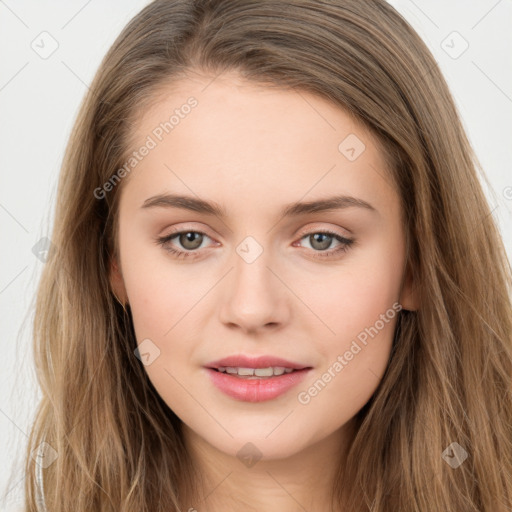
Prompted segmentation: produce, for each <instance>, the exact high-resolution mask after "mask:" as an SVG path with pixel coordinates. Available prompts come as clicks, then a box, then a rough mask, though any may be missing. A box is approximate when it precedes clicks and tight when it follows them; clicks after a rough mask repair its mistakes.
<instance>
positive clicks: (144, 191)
mask: <svg viewBox="0 0 512 512" xmlns="http://www.w3.org/2000/svg"><path fill="white" fill-rule="evenodd" d="M141 114H142V115H139V117H138V118H137V119H136V120H135V124H134V130H133V132H132V137H131V141H130V151H137V150H138V149H139V148H141V147H142V146H144V144H147V142H148V141H149V140H151V141H152V143H151V146H153V147H152V149H151V150H150V151H149V152H147V154H146V155H145V156H144V157H143V158H141V159H140V161H138V163H137V167H136V169H135V171H134V172H133V173H131V175H130V176H129V180H127V181H134V182H137V183H138V185H137V187H135V188H136V189H137V190H138V192H139V196H140V195H145V196H146V197H149V195H156V194H158V193H162V192H164V191H165V190H163V189H167V190H166V191H167V192H169V191H170V189H173V188H176V187H177V188H179V189H180V192H187V193H188V194H189V195H190V193H191V192H192V193H195V194H196V195H200V196H201V197H203V196H207V197H212V196H215V197H216V199H217V200H218V202H220V203H222V202H223V198H224V196H225V197H228V198H232V195H233V194H236V193H237V191H239V192H241V193H243V194H250V195H251V197H253V198H259V203H260V205H264V204H265V205H269V204H270V203H271V202H272V201H271V199H272V198H274V199H275V200H276V201H277V202H278V203H280V204H282V203H283V202H286V203H290V202H293V201H297V200H299V199H301V198H302V197H305V196H307V195H312V196H318V195H324V196H325V195H327V193H330V192H333V191H335V192H339V193H348V194H352V195H366V196H372V194H373V195H382V194H383V193H384V195H387V196H389V197H384V198H382V199H381V200H382V201H389V200H392V199H393V198H392V197H390V196H391V195H393V193H394V191H393V187H392V186H391V180H390V177H389V173H388V170H387V161H386V159H385V155H384V154H383V153H382V151H381V150H380V147H379V145H378V143H377V141H376V139H375V137H374V136H373V135H372V134H371V133H370V132H369V131H368V130H367V129H365V127H364V126H363V125H362V124H361V123H359V122H358V121H357V120H356V119H355V118H354V117H353V116H350V115H349V114H348V113H347V112H346V111H345V110H344V109H342V108H341V107H339V106H337V105H335V104H333V103H332V102H329V101H328V100H326V99H324V98H322V97H320V96H318V95H315V94H312V93H309V92H306V91H299V90H291V89H283V88H278V87H275V86H272V87H271V86H264V85H261V84H254V83H251V82H247V81H244V80H243V79H241V78H240V77H239V76H238V75H236V74H229V73H228V74H223V75H221V76H218V77H204V76H194V75H192V76H190V77H188V78H184V79H182V80H180V81H177V82H173V83H172V84H168V85H167V86H162V87H160V89H159V90H158V91H157V93H156V94H155V95H154V97H153V99H152V102H151V105H150V107H149V108H148V109H147V110H146V111H144V112H143V113H141ZM124 185H126V184H124ZM285 196H286V198H288V199H289V201H284V198H285ZM305 198H306V199H307V197H305ZM280 199H282V200H281V201H280ZM374 199H375V198H374ZM395 199H396V197H395ZM256 202H258V201H256ZM276 204H277V203H276Z"/></svg>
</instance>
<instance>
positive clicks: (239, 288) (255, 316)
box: [219, 251, 291, 333]
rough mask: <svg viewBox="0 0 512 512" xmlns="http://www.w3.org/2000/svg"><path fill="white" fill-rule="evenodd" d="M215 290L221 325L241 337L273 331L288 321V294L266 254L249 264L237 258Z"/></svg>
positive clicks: (236, 255)
mask: <svg viewBox="0 0 512 512" xmlns="http://www.w3.org/2000/svg"><path fill="white" fill-rule="evenodd" d="M232 261H233V265H234V268H233V269H232V270H231V272H230V273H229V275H228V276H226V279H225V280H224V281H225V282H224V285H223V287H222V290H219V296H220V297H221V299H220V300H221V305H220V309H219V315H220V320H221V322H222V323H223V324H224V325H226V326H228V327H229V328H231V329H236V328H238V329H241V330H242V331H243V332H244V333H257V332H258V331H268V330H269V329H272V330H276V329H279V328H280V327H282V326H284V325H285V324H286V323H287V322H288V320H289V317H290V307H289V306H290V300H291V299H290V292H289V291H288V290H287V288H286V286H285V285H284V284H283V281H285V279H283V276H279V271H278V270H276V269H275V268H273V267H275V265H273V264H272V262H271V261H270V258H269V255H268V254H267V252H266V251H263V253H262V254H261V255H260V256H259V257H258V258H257V259H256V260H255V261H252V262H251V263H248V262H247V261H245V260H244V259H243V258H242V257H240V256H239V255H238V254H235V255H234V257H233V260H232Z"/></svg>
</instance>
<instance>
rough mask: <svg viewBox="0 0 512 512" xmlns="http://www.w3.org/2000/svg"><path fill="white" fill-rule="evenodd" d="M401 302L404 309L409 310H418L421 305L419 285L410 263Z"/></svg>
mask: <svg viewBox="0 0 512 512" xmlns="http://www.w3.org/2000/svg"><path fill="white" fill-rule="evenodd" d="M399 302H400V304H401V305H402V307H403V309H406V310H407V311H416V310H418V309H419V307H420V298H419V293H418V286H417V283H416V282H415V281H414V280H413V275H412V270H411V268H410V266H409V265H407V268H406V270H405V275H404V280H403V283H402V290H401V292H400V299H399Z"/></svg>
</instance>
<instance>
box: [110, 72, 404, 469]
mask: <svg viewBox="0 0 512 512" xmlns="http://www.w3.org/2000/svg"><path fill="white" fill-rule="evenodd" d="M167 93H168V94H167V95H166V96H165V97H163V98H160V99H159V101H158V102H157V103H156V104H155V105H154V106H153V107H152V108H151V109H150V110H149V111H147V112H146V114H145V115H144V117H143V118H142V119H140V122H139V123H138V125H137V127H136V130H135V131H134V137H133V141H134V144H133V148H132V149H133V151H136V154H134V155H132V156H133V160H130V162H128V165H127V166H126V167H125V173H120V174H119V175H118V176H123V174H126V176H125V177H124V178H123V179H124V180H125V182H123V183H121V185H117V186H121V187H122V194H121V199H120V209H119V216H120V217H119V232H118V236H119V239H118V240H119V250H120V261H119V268H120V274H118V273H116V270H115V267H114V270H113V271H112V276H111V278H112V283H113V286H114V289H115V290H116V292H117V295H118V296H124V297H125V298H126V299H127V300H128V302H129V304H130V307H131V313H132V315H133V322H134V326H135V333H136V337H137V343H138V344H139V345H140V346H139V353H138V357H140V358H141V360H142V361H143V363H144V365H145V366H144V368H145V370H146V371H147V373H148V376H149V378H150V379H151V381H152V383H153V385H154V387H155V388H156V390H157V391H158V393H159V394H160V395H161V397H162V399H163V400H164V401H165V402H166V403H167V404H168V406H169V407H170V408H171V409H172V410H173V411H174V412H175V413H176V415H177V416H178V417H180V418H181V420H182V421H183V422H184V423H185V425H186V427H187V428H188V429H189V431H190V432H193V434H194V435H195V436H196V437H197V438H198V439H201V440H202V441H203V442H204V441H206V442H207V443H208V444H209V445H211V446H213V447H214V448H216V449H218V450H220V451H222V452H224V453H225V454H229V455H236V454H239V456H240V452H239V451H240V450H241V449H242V448H243V447H244V446H245V448H244V450H246V451H247V450H249V451H250V450H254V452H255V453H257V454H258V455H257V456H258V457H263V458H266V459H268V460H270V459H274V458H283V457H287V456H289V455H292V454H296V453H299V452H300V451H301V450H304V449H307V448H308V447H310V446H312V445H313V444H314V443H318V442H320V441H322V440H325V439H327V438H328V437H329V436H331V437H332V436H336V432H337V431H339V430H340V429H341V428H342V427H343V426H344V425H347V424H348V422H349V420H351V418H353V417H354V415H355V414H356V413H357V412H358V411H359V410H360V409H361V408H362V407H363V405H364V404H365V403H366V402H367V401H368V400H369V398H370V397H371V395H372V394H373V393H374V391H375V390H376V388H377V386H378V384H379V381H380V380H381V378H382V375H383V373H384V371H385V368H386V366H387V364H388V358H389V354H390V349H391V345H392V339H393V333H394V328H395V324H396V320H397V315H398V311H399V309H400V308H402V307H403V308H405V309H414V305H413V303H412V296H411V293H410V290H409V285H408V284H407V286H402V284H403V283H402V281H403V278H404V262H405V246H404V233H403V231H402V228H401V223H400V204H399V197H398V195H397V193H396V192H395V190H394V188H393V187H392V183H391V179H389V177H388V175H387V172H388V171H387V169H386V165H385V161H384V159H383V156H382V154H381V153H380V152H379V151H378V149H377V147H376V145H375V142H374V140H373V139H372V137H371V136H370V134H369V133H368V132H367V131H365V130H364V129H363V127H362V126H361V125H360V124H358V123H356V122H355V121H354V120H353V119H351V117H349V116H348V115H347V114H346V113H345V112H344V111H343V110H341V109H340V108H338V107H335V106H333V105H331V104H330V103H328V102H327V101H325V100H323V99H321V98H319V97H317V96H315V95H312V94H309V93H306V92H300V93H298V92H290V91H283V90H277V89H271V88H263V87H259V86H255V85H251V84H249V83H247V82H243V81H240V80H239V79H238V76H237V75H235V74H231V73H228V74H225V75H223V76H222V77H218V78H216V79H215V80H213V81H212V78H208V79H207V78H203V79H200V78H197V79H192V78H190V79H187V80H183V81H181V82H179V83H178V84H177V85H176V84H175V85H174V86H173V87H172V88H169V89H168V91H167ZM191 97H193V99H190V98H191ZM166 123H167V124H166ZM143 148H146V149H143ZM127 169H129V171H127ZM344 197H345V198H344ZM348 198H350V199H348ZM327 200H329V204H330V206H329V205H327V204H324V203H323V201H327ZM316 202H319V204H318V205H317V206H315V205H314V203H316ZM326 206H329V207H328V208H327V207H326ZM326 232H327V234H325V233H326ZM178 233H181V235H180V234H178ZM172 251H177V252H178V253H179V254H180V255H178V254H176V253H175V252H172ZM121 274H122V277H121ZM231 356H233V357H238V356H242V357H243V356H245V357H247V358H248V359H249V360H246V361H243V360H242V361H228V362H227V363H226V364H225V365H224V366H227V367H229V365H230V364H231V365H233V366H232V367H235V366H236V367H242V368H249V371H248V372H246V371H245V370H241V371H240V373H241V374H243V373H250V370H251V369H254V368H259V369H260V370H261V369H262V368H269V367H272V368H275V367H277V369H273V370H272V372H273V373H275V375H274V376H265V375H264V376H258V375H257V374H256V375H253V376H252V378H248V376H247V375H245V376H244V375H240V376H238V375H236V376H235V375H232V374H228V373H221V372H219V371H218V370H216V369H211V368H212V367H218V366H222V362H221V363H220V364H215V362H216V361H219V360H221V359H224V358H228V357H231ZM262 356H265V357H269V358H279V359H281V360H284V362H283V361H281V362H278V361H272V359H269V360H260V361H259V362H258V361H251V359H253V358H259V357H262ZM237 363H238V364H237ZM292 366H296V367H297V368H296V369H295V370H294V371H293V372H291V373H289V372H287V371H286V370H282V368H287V369H291V367H292ZM232 367H230V368H232ZM298 368H305V369H303V370H298ZM230 371H236V370H230ZM283 371H284V373H283V374H282V375H278V374H279V373H282V372H283ZM257 373H260V374H265V371H263V372H262V371H260V372H257ZM267 373H268V370H267ZM247 443H252V444H251V445H248V444H247ZM242 453H243V451H242Z"/></svg>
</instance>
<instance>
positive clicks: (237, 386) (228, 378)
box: [206, 368, 311, 402]
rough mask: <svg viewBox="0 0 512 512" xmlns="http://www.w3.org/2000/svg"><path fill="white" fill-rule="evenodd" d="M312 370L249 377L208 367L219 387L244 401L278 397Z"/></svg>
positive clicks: (229, 394)
mask: <svg viewBox="0 0 512 512" xmlns="http://www.w3.org/2000/svg"><path fill="white" fill-rule="evenodd" d="M310 370H311V368H304V369H303V370H296V371H293V372H291V373H283V374H282V375H277V376H275V377H266V378H259V379H247V378H241V377H234V376H233V375H230V374H229V373H223V372H219V371H217V370H212V369H211V368H206V371H207V372H208V375H209V376H210V379H211V380H212V382H213V384H214V385H215V386H217V388H219V389H220V390H221V391H222V392H223V393H225V394H226V395H228V396H230V397H231V398H235V399H236V400H242V401H244V402H264V401H266V400H272V399H273V398H277V397H278V396H280V395H282V394H284V393H286V392H287V391H288V390H290V389H291V388H293V387H294V386H296V385H297V384H299V383H300V382H302V381H303V380H304V378H305V377H306V375H307V373H308V372H309V371H310Z"/></svg>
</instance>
